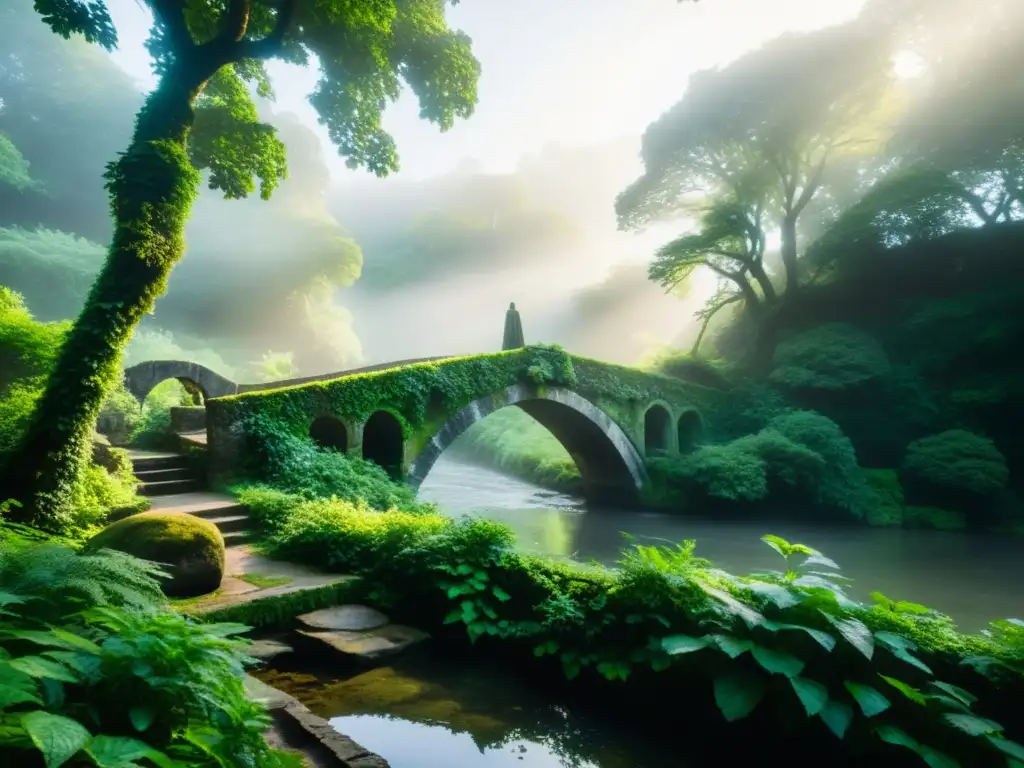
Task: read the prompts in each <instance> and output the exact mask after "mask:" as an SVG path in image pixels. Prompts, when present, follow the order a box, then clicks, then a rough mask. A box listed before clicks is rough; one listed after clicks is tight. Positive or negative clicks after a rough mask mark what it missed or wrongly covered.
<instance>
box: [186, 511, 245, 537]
mask: <svg viewBox="0 0 1024 768" xmlns="http://www.w3.org/2000/svg"><path fill="white" fill-rule="evenodd" d="M197 517H198V515H197ZM206 519H207V520H209V521H210V522H211V523H213V524H214V525H216V526H217V530H218V531H220V532H221V533H238V532H244V531H245V530H246V528H248V527H249V516H248V515H225V516H223V517H207V518H206Z"/></svg>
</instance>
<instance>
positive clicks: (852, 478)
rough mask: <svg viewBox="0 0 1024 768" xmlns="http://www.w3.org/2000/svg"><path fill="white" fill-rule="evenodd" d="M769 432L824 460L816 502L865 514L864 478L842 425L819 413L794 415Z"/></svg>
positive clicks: (777, 421)
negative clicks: (840, 426) (776, 433)
mask: <svg viewBox="0 0 1024 768" xmlns="http://www.w3.org/2000/svg"><path fill="white" fill-rule="evenodd" d="M767 429H769V430H774V431H775V432H778V433H779V434H780V435H782V436H783V437H786V438H787V439H789V440H792V441H793V442H794V443H796V444H797V445H802V446H803V447H805V448H808V449H809V450H811V451H814V453H816V454H817V455H818V456H820V457H821V458H822V460H823V461H824V463H825V465H824V468H823V470H822V471H821V473H820V474H819V475H818V477H817V481H816V485H815V488H814V498H815V501H817V502H818V503H820V504H825V505H828V506H832V507H837V508H839V509H845V510H848V511H850V512H851V513H853V514H854V515H857V516H858V517H859V516H860V515H861V514H862V512H863V510H862V504H863V502H864V476H863V473H862V470H861V468H860V466H859V465H858V464H857V453H856V451H855V450H854V448H853V443H851V442H850V439H849V438H848V437H847V436H846V435H844V434H843V431H842V430H841V429H840V428H839V425H838V424H836V423H835V422H834V421H832V420H831V419H829V418H828V417H826V416H823V415H822V414H820V413H817V412H816V411H790V412H789V413H784V414H782V415H779V416H776V417H775V418H773V419H772V420H771V421H769V422H768V427H767Z"/></svg>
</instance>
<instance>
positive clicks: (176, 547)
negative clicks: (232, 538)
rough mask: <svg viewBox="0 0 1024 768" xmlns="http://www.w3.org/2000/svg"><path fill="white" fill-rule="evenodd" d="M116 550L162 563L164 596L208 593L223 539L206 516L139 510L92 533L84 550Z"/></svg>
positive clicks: (219, 569) (220, 565) (218, 570)
mask: <svg viewBox="0 0 1024 768" xmlns="http://www.w3.org/2000/svg"><path fill="white" fill-rule="evenodd" d="M100 549H116V550H118V551H120V552H127V553H128V554H130V555H134V556H135V557H139V558H142V559H144V560H152V561H154V562H157V563H163V564H165V570H166V571H167V572H168V573H169V574H170V577H171V578H170V579H169V580H168V581H167V582H165V583H164V593H165V594H167V595H168V596H169V597H195V596H197V595H204V594H207V593H209V592H213V591H214V590H215V589H217V588H218V587H219V586H220V582H221V578H222V577H223V575H224V537H223V536H221V533H220V531H218V530H217V526H215V525H214V524H213V523H211V522H210V521H209V520H203V519H202V518H198V517H194V516H193V515H189V514H186V513H184V512H142V513H140V514H136V515H132V516H131V517H127V518H125V519H123V520H119V521H118V522H116V523H113V524H112V525H109V526H107V527H106V528H104V529H103V530H102V531H100V532H99V533H98V534H96V535H95V536H93V537H92V538H91V539H90V540H89V541H88V543H87V544H86V550H87V551H91V552H95V551H97V550H100Z"/></svg>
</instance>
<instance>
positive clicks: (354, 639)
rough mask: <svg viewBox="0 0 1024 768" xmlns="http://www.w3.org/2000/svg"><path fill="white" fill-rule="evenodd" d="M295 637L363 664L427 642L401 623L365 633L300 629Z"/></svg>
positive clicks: (426, 636)
mask: <svg viewBox="0 0 1024 768" xmlns="http://www.w3.org/2000/svg"><path fill="white" fill-rule="evenodd" d="M299 634H300V635H305V636H306V637H311V638H313V639H314V640H319V641H320V642H322V643H324V644H325V645H327V646H329V647H331V648H333V649H334V650H336V651H338V652H339V653H344V654H345V655H346V656H355V657H357V658H360V659H364V660H366V661H376V660H377V659H380V658H384V657H387V656H393V655H395V654H397V653H401V652H402V651H404V650H406V649H407V648H410V647H412V646H413V645H416V644H417V643H422V642H423V641H424V640H428V639H430V635H429V634H427V633H426V632H423V631H422V630H419V629H414V628H413V627H406V626H403V625H402V624H385V625H384V626H383V627H378V628H377V629H371V630H368V631H366V632H345V631H341V630H339V631H335V632H306V631H304V630H301V629H300V630H299Z"/></svg>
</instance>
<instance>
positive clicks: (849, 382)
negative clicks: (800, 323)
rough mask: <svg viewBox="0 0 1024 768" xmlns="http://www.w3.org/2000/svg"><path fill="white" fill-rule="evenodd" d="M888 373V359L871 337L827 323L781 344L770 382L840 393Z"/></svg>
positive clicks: (847, 327)
mask: <svg viewBox="0 0 1024 768" xmlns="http://www.w3.org/2000/svg"><path fill="white" fill-rule="evenodd" d="M888 373H889V359H888V357H886V354H885V351H884V350H883V349H882V347H881V345H880V344H879V343H878V342H877V341H876V340H875V339H874V338H873V337H872V336H870V335H868V334H866V333H864V332H863V331H861V330H859V329H857V328H855V327H853V326H851V325H846V324H843V323H827V324H825V325H819V326H817V327H816V328H812V329H811V330H809V331H804V332H803V333H801V334H799V335H797V336H795V337H794V338H792V339H789V340H787V341H784V342H782V343H781V344H779V345H778V347H776V349H775V354H774V356H773V358H772V372H771V374H770V375H769V380H770V381H772V382H773V383H775V384H778V385H780V386H783V387H786V388H787V389H793V390H818V391H828V392H841V391H843V390H848V389H850V388H853V387H858V386H861V385H863V384H867V383H870V382H873V381H878V380H880V379H882V378H884V377H885V376H887V375H888Z"/></svg>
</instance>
